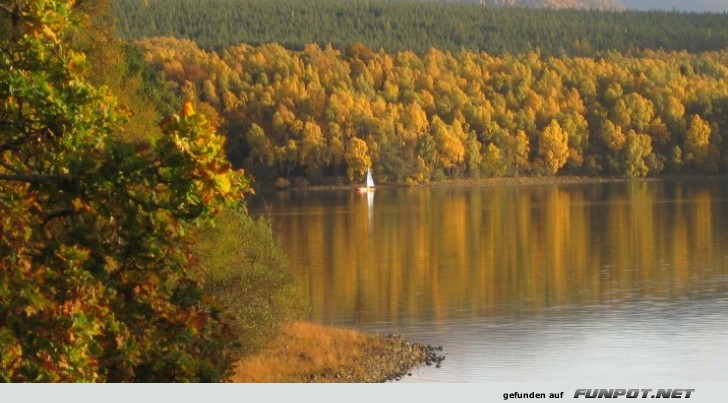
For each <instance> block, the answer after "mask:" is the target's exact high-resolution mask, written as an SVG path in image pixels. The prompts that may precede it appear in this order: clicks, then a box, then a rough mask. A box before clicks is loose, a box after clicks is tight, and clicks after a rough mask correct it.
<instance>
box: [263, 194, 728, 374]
mask: <svg viewBox="0 0 728 403" xmlns="http://www.w3.org/2000/svg"><path fill="white" fill-rule="evenodd" d="M249 208H250V211H251V213H253V214H256V215H265V216H267V217H268V218H269V219H270V220H271V225H272V228H273V232H274V233H275V235H276V236H277V237H278V238H279V240H280V241H281V244H282V246H283V249H284V250H285V251H286V253H287V255H288V258H289V261H290V264H291V267H292V270H293V271H294V272H295V273H296V274H297V276H298V277H299V278H300V280H301V282H302V284H303V287H304V290H305V294H306V296H307V298H308V299H309V301H310V304H311V307H312V314H311V315H312V316H311V320H312V321H314V322H318V323H323V324H331V325H338V326H345V327H351V328H356V329H360V330H363V331H366V332H370V333H379V334H386V333H396V334H401V335H403V336H405V337H407V338H408V339H410V340H412V341H416V342H422V343H427V344H432V345H441V346H442V347H443V353H444V354H445V355H446V357H447V358H446V359H445V361H444V362H443V363H442V367H441V368H434V366H432V367H423V368H421V369H418V370H415V371H413V374H412V376H411V377H406V378H405V379H403V380H402V381H403V382H490V381H498V382H552V381H564V380H568V381H570V382H572V381H573V382H577V381H581V382H588V381H591V382H599V383H598V384H596V387H606V386H604V385H607V384H606V383H605V382H610V383H616V382H621V381H624V382H627V381H630V382H632V384H634V382H635V381H640V382H650V381H653V382H658V381H659V382H661V383H660V384H664V383H669V382H680V383H683V384H684V383H685V382H724V381H725V380H726V379H728V365H725V359H726V358H725V357H728V342H727V341H728V181H725V180H720V179H716V180H712V179H706V180H664V181H628V182H613V183H594V184H559V185H556V184H551V185H529V186H514V185H510V186H480V187H478V186H459V187H431V188H378V189H377V190H376V192H373V193H371V194H359V193H356V192H355V191H354V190H317V191H287V192H262V193H260V194H258V195H256V196H255V197H253V198H251V199H250V200H249Z"/></svg>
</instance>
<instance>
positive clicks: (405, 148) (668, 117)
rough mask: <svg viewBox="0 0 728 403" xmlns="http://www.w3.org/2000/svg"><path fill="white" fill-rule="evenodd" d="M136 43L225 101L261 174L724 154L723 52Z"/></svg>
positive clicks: (482, 168) (187, 89) (535, 167)
mask: <svg viewBox="0 0 728 403" xmlns="http://www.w3.org/2000/svg"><path fill="white" fill-rule="evenodd" d="M137 45H138V46H139V47H140V48H141V50H142V52H143V53H144V58H145V60H146V61H147V62H148V63H149V64H151V65H152V66H153V67H155V68H157V69H159V70H162V71H163V72H164V73H165V74H166V76H167V77H168V78H169V80H170V82H169V83H168V85H169V88H171V89H173V90H175V91H177V92H178V93H180V94H182V95H184V96H186V97H188V98H191V99H195V100H196V101H197V102H198V107H199V108H200V109H201V110H205V111H208V114H211V115H217V117H216V118H215V121H216V122H218V123H219V124H221V127H222V130H223V131H224V132H226V133H227V134H228V138H229V143H228V151H229V155H230V157H231V158H232V160H233V162H234V163H236V164H244V165H245V166H246V167H248V168H249V169H250V170H252V172H254V173H255V174H256V175H257V176H258V180H259V181H264V182H265V181H268V182H271V181H273V180H275V179H276V178H281V180H283V179H285V180H291V179H292V178H295V177H299V178H306V179H307V180H308V181H309V182H316V181H319V180H321V178H323V177H331V176H338V175H343V174H344V172H346V173H347V174H348V176H349V177H350V178H351V179H354V180H360V178H361V175H362V173H363V172H364V171H365V170H366V168H367V167H369V166H372V167H373V168H374V170H375V172H376V173H377V175H378V176H379V177H380V178H385V177H386V178H388V179H389V180H390V181H398V182H402V181H404V182H410V183H421V182H427V181H429V180H431V179H438V178H443V177H445V176H479V175H487V176H503V175H519V174H530V175H553V174H557V173H572V174H589V175H618V176H628V177H639V176H645V175H654V174H660V173H684V172H701V173H703V172H704V173H716V172H719V171H721V170H722V171H725V167H726V159H725V158H721V155H726V152H725V142H723V139H722V134H723V133H725V130H726V128H728V67H727V66H728V51H723V52H716V53H705V54H697V55H693V54H688V53H686V52H681V53H667V52H663V51H648V52H644V53H643V54H641V55H640V56H634V57H628V56H624V55H620V54H616V53H612V54H609V55H607V56H605V57H600V58H582V57H566V56H563V57H546V56H543V55H540V54H539V53H537V52H530V53H527V54H524V55H521V56H509V55H506V56H493V55H490V54H488V53H484V52H465V51H463V52H458V53H450V52H442V51H439V50H431V51H429V52H428V53H426V54H425V55H422V56H419V55H417V54H415V53H414V52H411V51H407V52H398V53H386V52H383V51H380V52H373V51H372V50H370V49H368V48H366V47H365V46H363V45H361V44H354V45H352V46H350V47H348V48H347V49H345V50H344V51H343V52H340V51H338V50H336V49H334V48H331V47H325V48H320V47H319V46H317V45H308V46H306V47H305V49H304V50H303V51H290V50H286V49H285V48H283V47H282V46H280V45H275V44H272V45H262V46H252V45H238V46H234V47H229V48H225V49H222V50H221V51H219V52H213V51H206V50H203V49H201V48H199V47H198V46H197V45H196V44H195V43H193V42H191V41H188V40H179V39H171V38H158V39H144V40H139V41H137Z"/></svg>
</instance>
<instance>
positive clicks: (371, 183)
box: [356, 168, 374, 192]
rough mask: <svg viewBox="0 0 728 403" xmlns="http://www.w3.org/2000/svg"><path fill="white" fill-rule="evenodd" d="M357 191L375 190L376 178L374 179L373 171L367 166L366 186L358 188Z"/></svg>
mask: <svg viewBox="0 0 728 403" xmlns="http://www.w3.org/2000/svg"><path fill="white" fill-rule="evenodd" d="M356 190H357V192H373V191H374V179H372V171H371V170H370V169H369V168H367V184H366V186H364V187H359V188H356Z"/></svg>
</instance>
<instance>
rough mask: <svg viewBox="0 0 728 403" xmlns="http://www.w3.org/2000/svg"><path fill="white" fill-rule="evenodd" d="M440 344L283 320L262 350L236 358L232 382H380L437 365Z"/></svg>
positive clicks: (438, 363)
mask: <svg viewBox="0 0 728 403" xmlns="http://www.w3.org/2000/svg"><path fill="white" fill-rule="evenodd" d="M444 359H445V356H444V355H442V347H434V346H430V345H424V344H419V343H411V342H408V341H407V340H405V339H404V338H402V337H401V336H396V335H372V334H367V333H363V332H361V331H358V330H353V329H347V328H340V327H332V326H324V325H319V324H314V323H311V322H291V323H287V324H284V325H283V327H282V329H281V332H280V333H279V334H278V336H276V337H274V338H273V340H271V341H270V342H269V343H268V344H267V345H266V346H265V347H264V348H263V349H262V350H261V351H259V352H258V353H256V354H253V355H251V356H248V357H245V358H243V359H242V360H240V361H239V362H238V365H237V367H236V369H235V373H234V375H233V376H232V378H231V382H235V383H382V382H389V381H397V380H400V379H402V378H403V377H405V376H408V375H411V374H412V372H411V371H412V370H413V369H414V368H417V367H420V366H423V365H428V366H429V365H435V366H436V367H437V368H439V367H440V365H441V363H442V361H443V360H444Z"/></svg>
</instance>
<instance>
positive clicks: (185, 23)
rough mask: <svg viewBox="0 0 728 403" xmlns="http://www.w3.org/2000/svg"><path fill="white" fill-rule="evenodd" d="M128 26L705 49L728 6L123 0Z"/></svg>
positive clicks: (727, 33) (569, 51) (211, 32)
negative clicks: (700, 9)
mask: <svg viewBox="0 0 728 403" xmlns="http://www.w3.org/2000/svg"><path fill="white" fill-rule="evenodd" d="M115 10H116V13H117V16H118V28H119V32H120V35H121V36H122V37H124V38H128V39H138V38H143V37H157V36H173V37H177V38H185V39H191V40H194V41H195V42H196V43H197V44H198V45H200V46H201V47H203V48H206V49H220V48H223V47H226V46H233V45H238V44H240V43H248V44H253V45H258V44H265V43H271V42H275V43H278V44H280V45H282V46H284V47H285V48H287V49H293V50H302V49H303V48H304V47H305V46H306V45H307V44H312V43H315V44H318V45H319V46H320V47H325V46H326V45H328V44H331V45H333V46H334V47H335V48H337V49H339V50H343V49H344V48H345V47H346V46H348V45H350V44H351V43H354V42H360V43H363V44H365V45H366V46H367V47H369V48H371V49H373V50H375V51H378V50H379V49H380V48H381V49H384V50H385V51H387V52H390V53H392V52H397V51H407V50H411V51H413V52H415V53H418V54H424V53H426V52H427V51H428V50H429V49H430V48H435V49H439V50H441V51H451V52H458V51H460V50H469V51H485V52H488V53H491V54H497V55H501V54H505V53H511V54H518V53H523V52H527V51H531V50H539V51H540V52H541V54H543V55H557V56H559V55H570V56H595V55H598V54H600V53H603V52H606V51H616V52H620V53H628V52H634V51H639V50H644V49H663V50H666V51H673V50H675V51H682V50H686V51H689V52H703V51H715V50H720V49H724V48H725V47H726V46H728V14H725V13H723V14H717V13H713V14H709V13H708V14H697V13H679V12H663V11H651V12H637V11H598V10H576V9H560V10H556V9H533V8H514V7H496V8H494V7H485V6H481V5H480V4H453V3H451V2H445V3H443V2H422V1H419V2H418V1H411V0H409V1H408V0H404V1H387V0H265V1H262V0H146V1H144V2H141V1H138V0H116V1H115Z"/></svg>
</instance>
